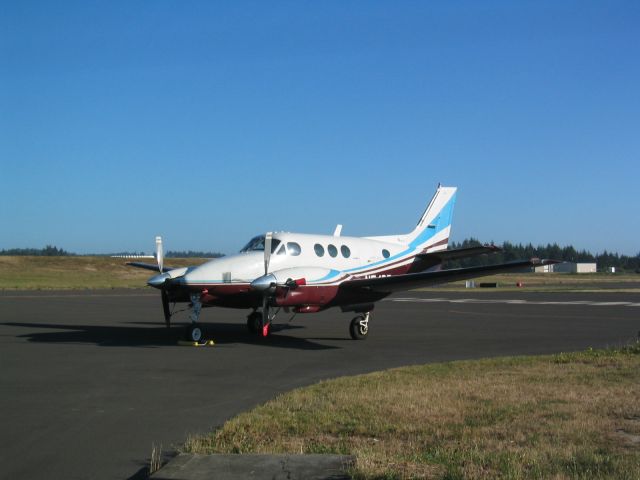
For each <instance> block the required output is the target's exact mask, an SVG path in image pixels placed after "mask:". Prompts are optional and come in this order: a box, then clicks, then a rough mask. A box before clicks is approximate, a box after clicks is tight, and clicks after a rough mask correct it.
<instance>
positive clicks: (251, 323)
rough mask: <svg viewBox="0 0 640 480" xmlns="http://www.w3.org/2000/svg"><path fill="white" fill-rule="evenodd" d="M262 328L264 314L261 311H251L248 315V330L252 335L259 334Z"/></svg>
mask: <svg viewBox="0 0 640 480" xmlns="http://www.w3.org/2000/svg"><path fill="white" fill-rule="evenodd" d="M261 328H262V314H261V313H260V312H253V313H250V314H249V316H248V317H247V330H249V333H250V334H251V335H257V334H258V331H260V329H261Z"/></svg>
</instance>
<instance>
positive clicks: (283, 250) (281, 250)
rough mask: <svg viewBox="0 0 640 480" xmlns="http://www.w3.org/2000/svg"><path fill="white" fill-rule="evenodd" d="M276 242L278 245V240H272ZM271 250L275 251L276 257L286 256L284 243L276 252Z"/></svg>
mask: <svg viewBox="0 0 640 480" xmlns="http://www.w3.org/2000/svg"><path fill="white" fill-rule="evenodd" d="M274 241H277V242H278V243H280V240H274ZM273 250H274V251H275V254H276V255H286V254H287V250H286V249H285V248H284V243H283V244H282V245H280V248H278V250H277V251H276V250H275V248H273Z"/></svg>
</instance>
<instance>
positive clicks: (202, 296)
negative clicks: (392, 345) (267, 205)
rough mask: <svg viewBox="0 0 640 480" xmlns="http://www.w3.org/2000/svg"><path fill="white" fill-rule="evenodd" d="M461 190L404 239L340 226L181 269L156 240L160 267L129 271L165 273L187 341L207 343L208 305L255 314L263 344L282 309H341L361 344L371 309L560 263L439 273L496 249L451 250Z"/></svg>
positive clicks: (167, 298) (442, 199)
mask: <svg viewBox="0 0 640 480" xmlns="http://www.w3.org/2000/svg"><path fill="white" fill-rule="evenodd" d="M456 190H457V189H456V188H455V187H442V186H438V189H437V191H436V193H435V195H434V196H433V198H432V199H431V202H430V203H429V205H428V207H427V209H426V210H425V212H424V214H423V215H422V217H421V218H420V221H419V222H418V225H417V226H416V227H415V229H414V230H413V231H411V232H410V233H407V234H403V235H390V236H383V237H364V238H358V237H343V236H341V235H340V233H341V230H342V226H341V225H338V226H337V227H336V230H335V232H334V234H333V235H309V234H300V233H288V232H275V233H267V234H266V235H259V236H257V237H254V238H252V239H251V241H249V243H248V244H247V245H246V246H245V247H244V248H243V249H242V250H241V251H240V253H238V254H235V255H230V256H227V257H222V258H216V259H213V260H210V261H208V262H206V263H204V264H202V265H199V266H196V267H183V268H165V267H164V266H163V254H162V240H161V238H160V237H156V244H157V260H158V265H149V264H144V263H137V262H133V263H129V265H132V266H135V267H140V268H146V269H150V270H156V271H159V272H160V273H159V274H158V275H155V276H153V277H151V278H150V279H149V281H148V285H150V286H152V287H155V288H158V289H160V292H161V295H162V306H163V309H164V317H165V322H166V324H167V326H170V320H171V316H172V313H173V312H172V310H171V307H170V304H172V303H173V304H174V307H175V303H176V302H189V303H190V309H191V313H190V319H191V325H190V326H189V327H188V329H187V338H188V339H189V340H191V341H194V342H198V341H200V340H201V338H202V330H201V328H200V327H199V326H198V319H199V317H200V312H201V309H202V307H203V306H204V307H208V306H221V307H232V308H246V309H252V312H251V313H250V314H249V316H248V318H247V327H248V329H249V331H250V332H251V333H252V334H256V335H258V336H261V337H267V336H268V335H269V334H270V331H271V324H272V322H273V320H274V319H275V317H276V315H277V313H278V311H279V310H280V309H284V310H285V311H293V312H294V313H315V312H319V311H321V310H325V309H327V308H330V307H340V308H341V309H342V311H343V312H355V313H357V314H358V315H357V316H356V317H355V318H354V319H353V320H352V321H351V325H350V328H349V332H350V334H351V337H352V338H353V339H354V340H359V339H364V338H366V336H367V334H368V333H369V317H370V313H371V311H372V310H373V307H374V303H375V302H377V301H378V300H381V299H382V298H384V297H386V296H387V295H389V294H391V293H393V292H396V291H402V290H409V289H412V288H418V287H424V286H430V285H435V284H442V283H447V282H452V281H457V280H464V279H470V278H476V277H480V276H484V275H490V274H494V273H499V272H508V271H514V270H520V269H523V268H526V267H534V266H539V265H546V264H549V263H556V262H554V261H552V260H539V259H535V258H534V259H530V260H523V261H516V262H511V263H506V264H500V265H492V266H485V267H472V268H459V269H451V270H442V269H441V264H442V263H443V262H444V261H446V260H450V259H457V258H464V257H471V256H475V255H481V254H486V253H492V252H496V251H498V250H499V249H498V248H497V247H495V246H484V247H473V248H462V249H455V250H448V249H447V244H448V241H449V234H450V231H451V218H452V215H453V207H454V204H455V200H456Z"/></svg>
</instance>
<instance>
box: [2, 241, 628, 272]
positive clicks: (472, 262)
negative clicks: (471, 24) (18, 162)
mask: <svg viewBox="0 0 640 480" xmlns="http://www.w3.org/2000/svg"><path fill="white" fill-rule="evenodd" d="M482 245H483V244H482V243H481V242H480V241H479V240H478V239H476V238H468V239H466V240H464V241H462V242H451V243H450V244H449V248H450V249H454V248H467V247H478V246H482ZM497 246H498V247H499V248H501V251H500V252H498V253H495V254H490V255H480V256H477V257H471V258H463V259H459V260H450V261H448V262H447V263H446V265H445V267H446V268H464V267H475V266H481V265H495V264H498V263H505V262H511V261H513V260H520V259H525V258H534V257H537V258H550V259H553V260H561V261H564V262H576V263H596V264H597V265H598V271H601V272H606V271H607V270H608V268H609V267H615V269H616V271H618V272H635V273H640V253H638V254H637V255H636V256H634V257H632V256H628V255H620V254H618V253H613V252H607V251H606V250H605V251H604V252H602V253H599V254H595V255H594V254H592V253H590V252H588V251H586V250H584V249H583V250H576V249H575V248H574V247H573V246H571V245H568V246H564V247H561V246H560V245H558V244H557V243H549V244H547V245H540V246H537V247H534V246H533V245H532V244H531V243H529V244H527V245H523V244H521V243H519V244H514V243H511V242H504V243H503V244H502V245H497ZM136 253H141V252H134V254H136ZM122 254H131V252H124V253H120V255H122ZM0 255H3V256H9V255H12V256H23V255H32V256H37V257H61V256H71V255H76V254H75V253H70V252H68V251H66V250H65V249H63V248H58V247H56V246H53V245H47V246H46V247H44V248H11V249H8V250H0ZM108 255H112V254H108ZM108 255H104V256H108ZM223 256H224V254H222V253H220V252H204V251H194V250H169V251H168V252H167V253H166V254H165V257H167V258H219V257H223Z"/></svg>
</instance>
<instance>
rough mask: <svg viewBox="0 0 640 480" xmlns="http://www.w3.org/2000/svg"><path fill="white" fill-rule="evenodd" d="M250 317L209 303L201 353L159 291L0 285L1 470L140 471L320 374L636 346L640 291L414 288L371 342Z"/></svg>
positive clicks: (122, 474) (51, 474)
mask: <svg viewBox="0 0 640 480" xmlns="http://www.w3.org/2000/svg"><path fill="white" fill-rule="evenodd" d="M245 314H246V313H245V312H244V311H241V310H224V309H206V310H204V311H203V316H202V320H203V322H205V325H206V326H207V328H208V333H209V336H210V338H213V339H214V340H215V341H216V343H217V344H216V346H215V347H210V348H191V347H180V346H177V345H176V338H177V337H179V336H180V335H181V333H182V326H176V327H174V328H172V329H171V330H169V331H168V330H166V329H165V328H164V327H163V325H162V324H161V319H162V308H161V306H160V300H159V295H157V294H155V293H154V292H149V291H147V290H145V291H138V292H132V291H127V292H116V291H112V292H105V293H71V294H70V293H60V294H57V293H55V292H31V293H7V292H5V293H0V373H1V375H0V392H1V393H2V394H1V395H0V412H1V413H0V415H1V425H2V428H1V429H0V452H1V453H0V457H1V458H0V478H2V479H14V478H21V479H39V478H66V479H77V478H83V479H84V478H96V479H117V478H131V477H134V478H135V477H136V475H138V474H139V473H140V472H142V471H143V470H144V468H145V465H146V463H147V461H148V458H149V455H150V452H151V448H152V444H153V443H155V444H162V446H163V449H164V450H165V451H166V450H170V449H171V446H172V445H175V444H179V443H181V442H182V441H183V440H184V439H185V437H186V436H187V435H188V434H190V433H194V432H204V431H206V430H209V429H211V428H212V427H214V426H216V425H220V424H221V423H222V422H224V421H225V420H226V419H228V418H229V417H232V416H233V415H235V414H237V413H239V412H241V411H243V410H246V409H248V408H250V407H252V406H254V405H256V404H258V403H260V402H264V401H266V400H268V399H270V398H272V397H273V396H274V395H275V394H276V393H279V392H283V391H286V390H289V389H291V388H294V387H297V386H302V385H307V384H310V383H313V382H316V381H318V380H320V379H324V378H330V377H337V376H340V375H349V374H355V373H362V372H369V371H373V370H380V369H384V368H388V367H394V366H400V365H408V364H418V363H426V362H434V361H441V360H453V359H466V358H479V357H487V356H498V355H515V354H541V353H552V352H559V351H569V350H577V349H584V348H587V347H589V346H593V347H601V346H606V345H612V344H618V343H621V342H625V341H628V340H632V339H634V338H636V336H637V334H638V331H639V330H640V295H639V294H637V293H624V294H623V293H602V294H549V293H526V292H524V291H523V292H514V293H500V292H497V291H496V292H469V293H467V292H464V293H446V292H441V291H440V292H439V291H437V290H434V291H433V292H429V293H418V292H405V293H403V294H400V295H397V296H396V297H394V298H391V299H388V300H386V301H383V302H380V303H379V304H378V306H377V307H376V310H375V311H374V313H373V315H372V320H371V324H370V326H371V333H370V335H369V336H370V338H369V339H368V340H366V341H363V342H354V341H352V340H350V338H349V335H348V324H349V320H350V318H351V316H352V315H349V314H343V313H340V312H339V311H337V310H335V311H329V312H324V313H321V314H316V315H306V316H305V315H300V316H298V317H297V318H296V319H294V320H293V322H292V323H291V324H289V325H287V326H286V327H285V328H283V329H281V330H279V331H276V332H275V333H274V335H273V336H272V337H271V338H270V339H269V340H268V341H259V340H258V339H251V338H249V337H248V336H247V335H246V334H245V327H244V321H245ZM182 315H183V318H185V317H184V314H182ZM283 319H284V317H282V316H281V317H280V320H283ZM207 322H211V323H207ZM213 322H216V323H213Z"/></svg>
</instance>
